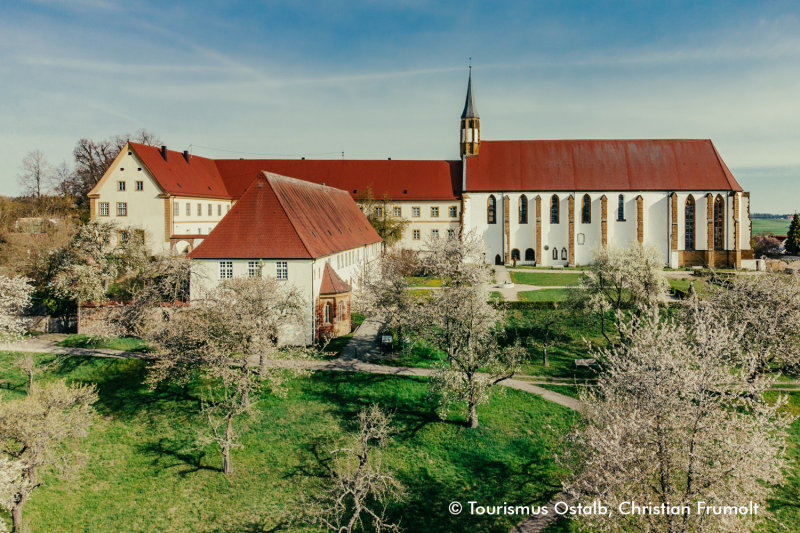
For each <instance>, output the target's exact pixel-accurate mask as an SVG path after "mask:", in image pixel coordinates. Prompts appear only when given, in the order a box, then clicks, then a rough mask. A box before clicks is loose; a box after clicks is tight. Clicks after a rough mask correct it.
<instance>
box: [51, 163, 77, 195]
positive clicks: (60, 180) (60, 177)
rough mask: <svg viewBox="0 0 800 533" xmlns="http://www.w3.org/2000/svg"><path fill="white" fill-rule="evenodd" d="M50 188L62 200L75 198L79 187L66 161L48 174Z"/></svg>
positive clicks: (73, 172)
mask: <svg viewBox="0 0 800 533" xmlns="http://www.w3.org/2000/svg"><path fill="white" fill-rule="evenodd" d="M50 188H51V190H52V191H53V193H54V194H56V195H58V196H61V197H63V198H66V197H69V196H77V194H78V193H79V190H80V189H79V187H78V184H77V182H76V176H75V171H74V170H73V169H72V168H70V166H69V165H68V164H67V162H66V161H62V162H61V164H60V165H58V166H57V167H55V168H54V169H53V170H52V172H51V174H50Z"/></svg>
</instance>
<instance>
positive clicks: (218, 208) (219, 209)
mask: <svg viewBox="0 0 800 533" xmlns="http://www.w3.org/2000/svg"><path fill="white" fill-rule="evenodd" d="M217 216H218V217H221V216H222V204H217Z"/></svg>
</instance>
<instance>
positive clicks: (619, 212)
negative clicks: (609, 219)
mask: <svg viewBox="0 0 800 533" xmlns="http://www.w3.org/2000/svg"><path fill="white" fill-rule="evenodd" d="M617 220H625V195H624V194H620V195H619V207H617Z"/></svg>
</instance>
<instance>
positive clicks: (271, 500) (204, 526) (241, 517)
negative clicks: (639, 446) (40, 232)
mask: <svg viewBox="0 0 800 533" xmlns="http://www.w3.org/2000/svg"><path fill="white" fill-rule="evenodd" d="M9 357H10V356H9V354H8V353H7V352H2V353H0V361H1V362H2V365H1V366H2V368H3V369H6V370H4V371H3V374H2V377H3V378H5V379H6V382H5V385H4V386H5V387H7V388H8V389H9V391H8V392H7V393H6V394H5V396H4V398H12V397H18V396H20V395H21V394H22V393H21V392H20V391H21V390H23V387H24V377H23V376H22V375H21V374H20V373H19V372H15V371H14V370H8V368H9V365H8V364H6V363H8V359H9ZM43 357H45V358H47V357H51V356H43ZM146 365H147V362H145V361H141V360H112V359H102V358H92V357H82V356H75V357H72V358H70V359H68V360H67V361H66V362H65V363H63V364H62V365H61V366H60V367H59V368H58V369H56V370H55V371H52V372H48V373H46V374H43V375H42V378H41V379H44V380H49V379H55V378H62V377H63V378H67V379H68V380H70V381H76V382H92V383H97V384H98V389H99V397H100V399H99V401H98V402H97V404H96V409H97V411H98V412H99V414H100V418H99V420H98V421H97V423H96V424H95V426H94V427H93V428H92V430H91V432H90V436H89V439H88V440H87V441H86V449H85V452H86V453H87V459H88V462H87V464H86V466H85V467H84V468H83V469H82V470H81V471H80V473H79V475H78V476H77V477H74V478H73V479H71V480H69V481H67V480H60V479H56V478H48V479H46V480H45V481H46V482H47V484H46V485H45V486H43V487H42V488H40V489H37V491H36V493H35V494H34V496H33V498H31V500H30V501H29V502H28V503H27V504H26V506H25V516H26V518H27V519H28V520H30V524H31V526H32V527H33V529H34V530H35V531H47V532H49V533H66V532H74V531H81V532H86V533H94V532H97V533H106V532H109V531H125V532H145V531H146V532H162V531H170V532H175V533H182V532H187V533H188V532H226V533H227V532H231V533H232V532H237V533H238V532H241V533H246V532H252V533H256V532H259V533H263V532H266V531H286V530H291V531H308V530H306V529H304V528H302V527H298V526H293V527H291V528H289V529H287V528H286V526H285V524H284V523H283V517H284V513H285V511H287V510H294V509H297V507H296V506H295V505H293V502H296V501H297V499H299V498H300V497H301V496H305V497H307V496H308V495H309V493H310V491H311V487H312V486H313V485H314V484H317V483H324V482H325V480H326V479H327V471H326V469H325V465H326V464H327V463H328V461H329V458H328V457H327V455H326V454H325V452H324V450H325V449H326V447H327V445H328V443H329V442H331V441H332V440H334V439H337V438H339V437H340V436H341V435H342V434H343V433H344V432H346V431H351V430H353V429H354V425H353V424H354V419H355V415H356V413H357V412H358V411H359V410H360V409H361V408H363V407H365V406H368V405H370V404H372V403H377V404H379V405H382V406H385V407H387V408H390V409H392V410H394V411H395V427H396V428H397V429H398V430H399V433H398V434H397V435H396V436H395V439H394V442H393V443H392V444H391V445H390V447H389V449H388V451H387V455H386V457H385V460H384V464H385V465H386V466H388V467H389V468H390V469H392V470H393V471H395V472H396V474H397V477H398V478H399V480H400V481H401V482H402V483H403V484H404V485H405V487H406V489H407V491H408V499H407V501H405V502H403V503H396V502H392V503H391V505H390V507H389V509H388V513H387V515H388V517H389V519H391V520H397V519H401V523H402V525H403V527H404V530H405V531H409V532H437V533H438V532H454V533H455V532H463V531H470V532H497V533H501V532H502V533H505V532H507V531H508V530H509V529H510V527H511V526H513V525H514V523H515V522H517V519H515V518H514V517H494V516H483V517H477V516H469V514H467V513H462V514H461V515H460V516H453V515H451V514H450V513H449V512H448V510H447V506H448V504H449V503H450V502H452V501H460V502H467V501H479V502H495V501H497V502H503V501H509V502H525V503H526V504H527V503H531V504H541V503H544V502H546V501H548V500H549V498H551V497H552V496H553V495H554V494H555V493H557V492H558V490H559V483H558V474H559V471H558V469H557V467H556V466H555V464H554V461H553V459H552V456H553V453H554V452H555V451H556V450H557V448H558V443H559V437H560V435H561V434H562V433H563V432H564V431H565V429H566V427H567V425H568V424H570V423H571V422H572V421H573V420H574V417H575V416H576V415H575V414H574V413H573V412H572V411H569V410H568V409H566V408H564V407H561V406H559V405H556V404H553V403H550V402H547V401H545V400H543V399H541V397H539V396H537V395H534V394H526V393H523V392H520V391H516V390H507V391H505V393H504V394H501V395H498V396H495V397H493V398H492V400H491V402H490V403H489V405H487V406H483V407H480V408H479V409H478V413H479V416H480V419H481V427H480V428H478V429H477V430H470V429H467V428H465V426H464V418H463V417H462V416H461V415H459V414H457V413H452V416H451V417H450V418H449V420H447V421H441V420H440V419H439V418H438V417H437V416H436V415H435V413H434V410H433V405H432V404H431V403H430V402H429V401H428V400H426V393H427V385H426V382H425V381H424V380H423V379H421V378H409V377H399V376H384V375H368V374H351V373H337V372H317V373H315V374H314V375H312V376H311V377H308V378H301V379H295V380H293V381H291V382H290V385H289V393H288V396H287V397H286V398H285V399H277V398H274V397H272V396H264V397H262V398H261V401H260V402H259V403H258V404H257V407H256V409H257V415H256V416H253V417H251V418H250V419H248V420H247V421H246V424H247V426H248V427H249V431H248V432H247V433H246V434H245V436H244V439H243V442H244V445H245V447H244V448H243V449H236V450H234V452H233V465H234V474H233V475H231V476H229V477H226V476H224V475H223V474H222V473H221V472H220V471H219V467H220V456H219V452H218V450H217V449H215V448H214V447H213V446H212V447H207V448H197V447H196V446H195V445H194V442H195V435H196V432H197V431H198V430H203V429H204V424H203V421H202V419H201V417H200V416H199V415H198V411H199V397H198V394H199V388H198V387H199V384H197V383H195V384H192V385H190V386H188V387H186V388H183V387H178V386H162V387H159V388H158V389H156V390H155V391H150V390H149V389H148V388H147V387H146V386H144V385H142V384H141V383H142V379H143V378H144V375H145V369H146ZM465 504H466V503H465ZM4 516H5V517H7V513H6V514H5V515H4ZM314 531H318V530H314Z"/></svg>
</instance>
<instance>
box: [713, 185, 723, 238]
mask: <svg viewBox="0 0 800 533" xmlns="http://www.w3.org/2000/svg"><path fill="white" fill-rule="evenodd" d="M723 248H725V204H724V203H723V202H722V196H719V195H717V199H716V200H715V201H714V249H716V250H722V249H723Z"/></svg>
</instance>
